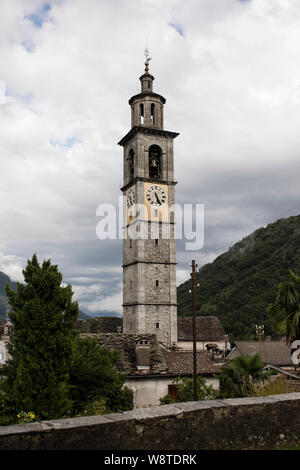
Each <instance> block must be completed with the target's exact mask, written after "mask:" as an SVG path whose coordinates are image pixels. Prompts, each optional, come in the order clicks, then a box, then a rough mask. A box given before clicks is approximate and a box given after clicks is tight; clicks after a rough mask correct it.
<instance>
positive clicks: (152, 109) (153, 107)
mask: <svg viewBox="0 0 300 470" xmlns="http://www.w3.org/2000/svg"><path fill="white" fill-rule="evenodd" d="M154 109H155V105H154V103H151V124H154Z"/></svg>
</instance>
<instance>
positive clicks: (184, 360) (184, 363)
mask: <svg viewBox="0 0 300 470" xmlns="http://www.w3.org/2000/svg"><path fill="white" fill-rule="evenodd" d="M164 357H165V360H166V363H167V366H168V373H169V374H170V375H192V374H193V367H194V365H193V364H194V362H193V351H170V352H167V351H165V352H164ZM196 365H197V373H198V374H201V375H212V374H217V373H218V372H220V368H219V367H218V366H217V365H216V364H215V363H214V362H213V361H212V359H211V354H210V352H209V351H197V354H196Z"/></svg>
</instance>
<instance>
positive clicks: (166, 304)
mask: <svg viewBox="0 0 300 470" xmlns="http://www.w3.org/2000/svg"><path fill="white" fill-rule="evenodd" d="M135 305H165V306H168V307H169V306H174V307H177V306H178V304H177V303H176V304H174V303H167V302H166V303H156V304H153V303H145V302H134V303H131V304H130V303H129V304H122V306H123V307H133V306H135Z"/></svg>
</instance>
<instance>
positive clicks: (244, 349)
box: [226, 340, 293, 369]
mask: <svg viewBox="0 0 300 470" xmlns="http://www.w3.org/2000/svg"><path fill="white" fill-rule="evenodd" d="M232 346H233V348H232V350H231V352H230V353H229V354H228V356H227V358H226V359H227V360H228V361H231V360H233V359H235V358H236V357H238V356H248V357H249V356H254V355H255V354H259V356H260V357H261V359H262V362H263V364H271V365H273V366H276V367H281V368H284V369H291V368H293V364H292V361H291V348H290V347H289V346H287V344H286V342H285V341H282V340H280V341H271V340H270V341H261V342H260V341H235V342H234V343H233V345H232Z"/></svg>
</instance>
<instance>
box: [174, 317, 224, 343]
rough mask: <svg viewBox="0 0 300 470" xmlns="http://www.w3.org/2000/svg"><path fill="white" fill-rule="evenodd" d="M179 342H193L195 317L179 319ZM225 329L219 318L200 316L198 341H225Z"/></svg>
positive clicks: (197, 331)
mask: <svg viewBox="0 0 300 470" xmlns="http://www.w3.org/2000/svg"><path fill="white" fill-rule="evenodd" d="M177 330H178V333H177V334H178V341H193V317H178V318H177ZM224 335H225V332H224V329H223V327H222V325H221V323H220V320H219V319H218V317H215V316H200V317H197V318H196V338H197V341H209V342H215V341H224Z"/></svg>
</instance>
